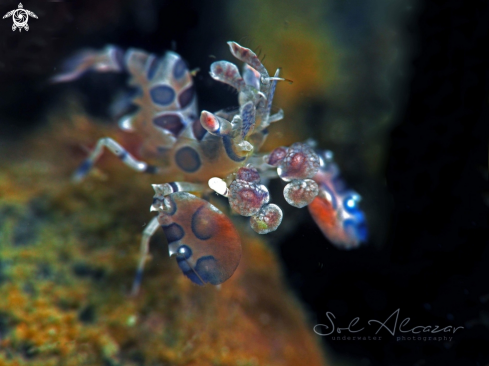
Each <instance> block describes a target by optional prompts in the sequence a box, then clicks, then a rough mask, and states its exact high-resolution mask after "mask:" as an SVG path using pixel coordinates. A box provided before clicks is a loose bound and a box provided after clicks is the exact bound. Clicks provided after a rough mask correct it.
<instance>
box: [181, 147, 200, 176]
mask: <svg viewBox="0 0 489 366" xmlns="http://www.w3.org/2000/svg"><path fill="white" fill-rule="evenodd" d="M175 163H177V165H178V167H179V168H180V169H182V170H183V171H185V172H188V173H193V172H196V171H197V170H199V168H200V167H201V165H202V163H201V162H200V156H199V153H198V152H197V151H196V150H195V149H193V148H191V147H189V146H185V147H182V148H181V149H180V150H178V151H177V152H176V154H175Z"/></svg>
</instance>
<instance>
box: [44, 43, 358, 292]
mask: <svg viewBox="0 0 489 366" xmlns="http://www.w3.org/2000/svg"><path fill="white" fill-rule="evenodd" d="M228 45H229V48H230V50H231V53H232V55H233V56H234V57H235V58H237V59H238V60H240V61H242V62H243V63H244V67H243V70H242V74H241V73H240V71H239V69H238V67H237V66H236V65H234V64H233V63H230V62H228V61H217V62H214V63H213V64H212V65H211V70H210V75H211V77H212V78H213V79H215V80H217V81H219V82H222V83H225V84H228V85H230V86H231V87H233V88H235V89H236V90H237V92H238V101H239V107H238V108H236V109H233V110H229V109H224V110H221V111H217V112H214V113H211V112H209V111H205V110H204V111H202V112H201V113H200V114H199V113H198V112H197V111H198V109H197V98H196V95H195V89H194V86H193V79H192V75H191V73H190V72H189V70H188V68H187V65H186V64H185V62H184V61H183V60H182V59H181V57H180V56H179V55H178V54H176V53H174V52H167V53H166V54H165V55H164V56H163V57H161V58H158V57H157V56H155V55H152V54H148V53H146V52H144V51H141V50H137V49H129V50H127V51H126V52H123V51H122V50H120V49H119V48H117V47H115V46H107V47H106V48H105V49H104V50H102V51H93V50H86V51H82V52H81V53H79V54H77V55H75V56H74V57H73V58H71V59H70V60H68V62H67V63H66V67H67V68H66V71H65V72H63V73H61V74H59V75H56V76H55V77H54V78H53V82H67V81H71V80H74V79H76V78H79V77H80V76H82V75H83V74H84V73H85V72H86V71H89V70H93V71H98V72H127V73H128V74H129V75H130V76H131V79H130V82H129V83H130V85H131V86H132V87H135V88H136V89H137V93H136V95H135V96H133V97H131V98H125V99H123V100H122V101H121V103H119V104H118V105H119V109H120V110H121V111H127V112H128V111H131V112H130V113H129V112H128V113H125V114H124V113H122V115H123V117H122V118H120V119H119V126H120V128H121V129H123V130H124V131H127V132H130V133H137V134H139V135H142V137H143V139H144V143H143V145H142V146H141V151H140V154H141V157H142V159H143V160H138V159H136V158H135V157H134V156H132V155H131V154H130V153H128V152H127V151H126V150H125V149H124V147H123V146H121V145H120V144H119V143H118V142H116V141H115V140H113V139H110V138H103V139H100V140H99V141H98V143H97V145H96V147H95V148H94V150H93V151H92V153H91V154H90V155H89V156H88V158H87V159H86V160H85V161H84V162H83V163H82V164H81V165H80V167H79V168H78V169H77V170H76V172H75V173H74V175H73V179H74V180H75V181H79V180H82V179H83V178H84V177H85V176H86V175H87V174H88V173H89V171H90V169H91V168H92V167H93V165H94V164H95V162H96V161H97V159H98V158H99V157H100V155H101V154H102V153H103V149H104V148H107V149H108V150H109V151H111V152H112V153H114V154H115V155H117V156H118V157H119V158H120V159H121V161H122V162H123V163H124V164H126V165H127V166H129V167H130V168H132V169H134V170H136V171H139V172H144V173H151V174H161V175H164V176H165V177H166V178H169V177H171V179H172V180H174V181H173V182H169V183H163V184H154V185H153V187H154V189H155V196H154V197H153V204H152V205H151V210H152V211H156V212H157V213H158V216H156V217H154V218H153V220H152V221H151V222H150V223H149V225H148V226H147V227H146V229H145V230H144V232H143V238H142V241H141V259H140V262H139V268H138V272H137V275H136V279H135V281H134V285H133V293H137V292H138V290H139V287H140V283H141V278H142V273H143V269H144V264H145V262H146V259H147V257H148V252H149V242H150V238H151V236H152V235H153V234H154V233H155V232H156V231H157V230H158V228H159V227H162V229H163V230H164V232H165V235H166V237H167V239H168V244H169V245H168V248H169V254H170V255H175V256H176V259H177V263H178V265H179V267H180V269H181V270H182V272H183V273H184V274H185V275H186V276H187V277H188V278H189V279H190V280H191V281H192V282H194V283H196V284H198V285H204V284H205V283H211V284H213V285H218V284H221V283H222V282H224V281H226V280H227V279H228V278H229V277H231V276H232V274H233V273H234V271H235V269H236V267H237V266H238V264H239V261H240V257H241V242H240V238H239V235H238V232H237V231H236V229H235V228H234V226H233V224H232V223H231V221H230V219H229V218H228V217H227V216H225V215H224V214H223V213H222V212H221V211H219V210H218V209H217V208H216V207H215V206H214V205H212V204H211V203H209V202H207V201H206V200H204V199H203V198H200V197H197V196H195V195H194V194H191V193H189V192H193V193H199V192H200V193H201V194H202V195H203V196H204V197H205V196H206V194H207V193H209V192H212V191H214V192H216V193H218V194H220V195H222V196H225V197H227V198H228V200H229V205H230V208H231V210H232V211H234V212H235V213H237V214H240V215H242V216H246V217H249V218H250V225H251V227H252V229H253V230H254V231H256V232H257V233H259V234H266V233H269V232H271V231H274V230H277V228H278V227H279V225H280V223H281V222H282V218H283V214H282V210H281V209H280V207H279V206H277V205H276V204H273V203H271V198H270V194H269V192H268V189H267V187H266V186H265V185H264V184H262V182H261V177H262V176H263V177H266V178H267V179H270V178H275V177H278V178H280V179H282V180H283V181H284V182H286V183H287V184H286V185H285V188H284V196H285V199H286V201H287V202H288V203H289V204H290V205H292V206H295V207H298V208H300V207H305V206H309V210H310V212H311V214H312V216H313V218H314V220H315V221H316V223H317V224H318V226H319V227H320V228H321V230H322V231H323V233H324V235H325V236H326V237H327V238H328V239H329V240H330V241H331V242H332V243H333V244H335V245H336V246H338V247H340V248H351V247H355V246H358V244H360V243H361V242H363V241H365V240H366V236H367V235H366V229H365V227H366V226H365V218H364V215H363V213H362V212H361V211H360V210H359V208H358V205H357V203H358V201H359V199H360V196H359V195H358V194H356V193H355V192H353V191H349V190H345V189H343V188H341V187H339V186H338V184H337V182H336V181H337V176H338V174H337V167H336V165H335V164H334V163H333V162H332V159H331V154H330V153H329V152H326V153H322V152H318V151H315V150H314V149H313V148H312V147H311V146H309V145H308V144H307V143H295V144H293V145H292V146H290V147H279V148H277V149H275V150H274V151H272V152H271V153H270V154H267V155H263V154H261V155H260V154H259V153H258V151H259V150H260V148H261V146H262V145H263V142H264V141H265V139H266V137H267V135H268V128H269V126H270V125H271V123H273V122H277V121H280V120H281V119H282V118H283V112H282V111H281V110H280V111H279V112H277V113H275V114H271V107H272V102H273V97H274V93H275V89H276V85H277V82H278V81H280V80H284V79H282V78H280V77H279V73H280V70H277V71H276V73H275V74H274V76H273V77H271V76H269V74H268V71H267V70H266V68H265V67H264V66H263V64H262V63H261V61H260V60H259V58H258V57H257V56H256V54H255V53H254V52H253V51H252V50H250V49H248V48H245V47H242V46H240V45H239V44H237V43H236V42H228ZM134 109H136V110H135V111H134ZM146 160H148V161H149V160H151V161H152V162H157V164H154V165H153V164H149V163H147V161H146Z"/></svg>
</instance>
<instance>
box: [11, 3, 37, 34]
mask: <svg viewBox="0 0 489 366" xmlns="http://www.w3.org/2000/svg"><path fill="white" fill-rule="evenodd" d="M29 16H31V17H33V18H36V19H37V15H36V14H34V13H33V12H32V11H30V10H26V9H24V6H23V5H22V3H19V8H18V9H15V10H11V11H9V12H8V13H7V14H5V15H4V16H3V19H5V18H8V17H12V19H13V21H14V25H12V30H13V31H15V30H16V29H17V28H18V29H19V32H21V31H22V28H24V29H25V30H26V31H28V30H29V25H28V24H27V21H28V20H29Z"/></svg>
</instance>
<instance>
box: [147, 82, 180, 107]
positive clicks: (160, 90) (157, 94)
mask: <svg viewBox="0 0 489 366" xmlns="http://www.w3.org/2000/svg"><path fill="white" fill-rule="evenodd" d="M149 94H150V95H151V99H152V100H153V102H154V103H155V104H159V105H162V106H168V105H170V104H172V103H173V101H174V100H175V91H174V90H173V89H172V88H171V87H169V86H168V85H158V86H155V87H154V88H152V89H151V90H150V91H149Z"/></svg>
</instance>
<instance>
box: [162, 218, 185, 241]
mask: <svg viewBox="0 0 489 366" xmlns="http://www.w3.org/2000/svg"><path fill="white" fill-rule="evenodd" d="M162 228H163V231H164V232H165V236H166V239H167V240H168V244H171V243H173V242H175V241H177V240H180V239H182V238H183V237H184V236H185V231H184V230H183V228H182V227H181V226H180V225H178V224H175V223H173V224H171V225H168V226H162Z"/></svg>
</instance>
